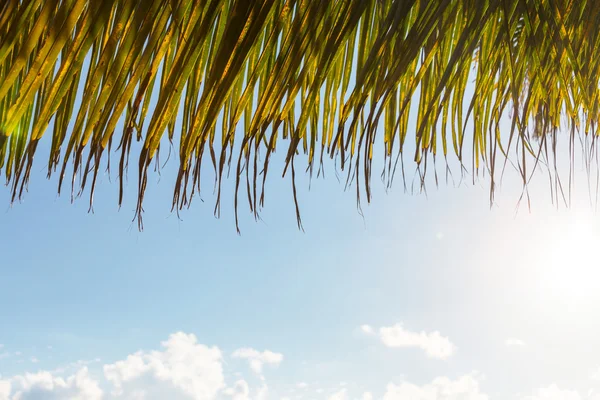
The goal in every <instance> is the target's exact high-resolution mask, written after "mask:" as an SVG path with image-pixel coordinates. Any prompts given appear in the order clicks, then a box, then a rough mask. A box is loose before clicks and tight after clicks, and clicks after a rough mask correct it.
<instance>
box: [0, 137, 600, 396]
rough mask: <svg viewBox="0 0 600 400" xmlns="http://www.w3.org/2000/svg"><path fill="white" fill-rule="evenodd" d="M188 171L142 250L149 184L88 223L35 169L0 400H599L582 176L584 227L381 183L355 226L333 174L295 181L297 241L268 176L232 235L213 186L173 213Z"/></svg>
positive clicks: (599, 330) (104, 206)
mask: <svg viewBox="0 0 600 400" xmlns="http://www.w3.org/2000/svg"><path fill="white" fill-rule="evenodd" d="M44 143H46V144H45V145H46V146H47V145H48V144H47V142H44ZM43 150H44V149H43V148H42V149H41V151H40V154H42V153H43ZM280 153H281V152H280ZM279 157H282V155H281V154H279ZM274 162H275V163H276V162H277V160H276V159H275V161H274ZM273 165H277V164H273ZM280 165H281V164H280ZM175 168H176V163H175V162H170V163H168V164H167V166H166V167H165V169H164V170H163V171H162V177H161V178H160V179H159V177H158V176H157V175H151V179H150V183H149V187H148V192H147V194H146V202H145V214H144V216H145V219H144V223H145V230H144V231H143V232H142V233H140V232H138V230H137V226H136V224H135V223H133V224H132V222H131V220H132V218H133V216H134V207H135V193H136V192H135V190H136V179H137V178H136V176H135V175H132V176H131V177H130V179H131V180H130V183H129V185H128V189H127V193H126V200H125V204H124V206H123V207H122V209H121V210H118V208H117V185H116V182H114V181H113V183H112V184H111V183H110V182H109V180H108V177H107V176H106V175H104V176H102V177H101V178H100V181H99V184H98V188H97V193H96V197H95V212H94V213H93V214H92V213H88V212H87V209H88V204H87V199H86V198H82V199H79V200H76V201H75V203H74V204H71V203H70V201H69V197H68V195H63V196H62V197H57V195H56V179H54V178H53V179H52V180H50V181H48V180H46V179H45V172H44V166H43V162H40V160H38V164H36V166H35V167H34V171H33V173H32V181H31V183H30V190H29V193H27V195H26V197H25V198H24V200H23V201H21V202H20V203H17V204H14V205H13V206H12V207H11V206H10V205H9V203H10V201H9V200H10V199H9V189H8V188H6V187H5V188H3V189H1V190H0V204H3V206H2V207H3V210H2V214H1V216H0V227H1V228H0V243H1V244H0V249H1V263H0V344H1V347H0V374H1V376H0V399H2V400H4V399H10V400H12V399H21V400H23V399H25V400H27V399H29V400H31V399H57V400H58V399H61V400H62V399H82V400H88V399H94V400H97V399H142V398H146V399H163V398H172V399H213V398H216V399H228V398H233V399H236V400H242V399H247V398H253V399H266V398H271V399H283V398H290V399H332V400H344V399H365V400H369V399H379V398H384V399H387V400H393V399H418V400H421V399H422V400H441V399H444V400H460V399H464V400H467V399H468V400H484V399H498V400H504V399H506V400H508V399H527V400H537V399H567V400H570V399H574V400H576V399H597V398H600V369H599V367H600V318H598V316H599V315H600V295H599V294H598V292H599V291H598V290H597V289H598V287H599V284H600V283H599V280H598V277H599V275H598V273H597V271H596V270H597V257H596V256H595V254H596V250H595V249H597V248H598V247H597V245H598V226H599V225H598V222H599V220H598V215H597V214H595V213H594V211H593V207H591V206H590V205H589V200H588V197H587V185H586V184H585V181H584V174H583V173H578V175H577V179H580V180H579V181H578V182H579V184H578V185H576V188H577V190H576V195H575V200H574V207H572V208H571V209H570V210H566V209H565V208H564V207H560V208H559V209H558V210H557V209H556V207H555V206H553V205H552V204H551V201H550V196H549V191H548V182H547V180H545V178H543V177H542V178H540V179H537V180H535V181H534V184H533V186H532V189H531V193H532V196H533V201H532V204H533V206H532V210H531V211H528V210H527V208H526V207H525V206H521V207H520V208H519V210H518V211H517V210H516V207H515V206H516V205H517V201H518V198H519V195H520V185H519V183H518V181H517V179H516V178H515V179H512V178H510V174H509V178H508V179H507V180H506V182H505V183H504V185H503V186H502V189H501V191H500V192H499V195H498V197H497V202H496V204H495V205H494V206H493V207H491V208H490V206H489V193H488V186H487V181H485V180H482V181H480V182H478V183H476V184H475V185H473V184H472V183H470V182H469V179H467V180H466V181H465V182H463V183H462V184H461V185H460V187H455V185H453V184H452V182H450V183H449V184H448V185H446V184H442V185H441V186H440V187H439V188H438V189H436V188H435V186H433V185H430V187H429V190H428V194H427V195H424V194H415V195H411V194H405V193H404V192H403V187H402V184H401V181H400V180H398V181H397V182H396V184H395V185H394V186H393V188H392V190H390V191H388V192H387V193H386V191H385V190H384V185H383V184H382V183H381V182H380V181H378V180H377V179H375V180H374V194H373V201H372V203H371V204H370V205H367V204H364V205H363V213H364V218H363V217H362V216H361V215H360V214H359V213H358V212H357V208H356V198H355V194H354V191H353V190H349V191H346V192H344V190H343V185H342V184H341V183H338V181H337V180H336V179H335V177H334V175H333V174H332V171H333V166H331V165H329V170H328V172H329V175H328V176H327V178H326V179H325V180H323V179H319V180H313V182H312V185H311V188H310V191H309V190H308V179H307V178H306V177H305V176H302V175H301V177H300V179H299V182H298V184H299V188H300V190H299V195H300V203H301V211H302V216H303V224H304V228H305V232H302V231H299V230H298V228H297V226H296V221H295V211H294V206H293V201H292V192H291V184H290V181H289V178H285V179H281V178H280V177H278V174H277V173H273V175H272V176H271V179H270V181H269V184H268V186H267V201H266V206H265V209H264V210H263V212H262V214H261V215H262V221H259V222H255V221H254V219H253V218H252V216H251V215H250V213H249V212H248V211H247V209H246V208H245V204H244V203H241V204H242V207H241V209H240V211H241V212H240V215H241V231H242V233H241V235H238V234H237V233H236V229H235V222H234V219H233V205H232V197H231V196H229V197H227V202H225V203H224V205H223V210H222V216H221V218H220V219H216V218H215V217H214V216H213V213H212V211H213V206H214V196H213V194H212V188H211V185H210V184H208V185H207V186H206V188H205V189H204V192H203V198H204V202H200V201H198V199H196V200H195V202H194V203H193V205H192V208H191V209H190V210H185V211H184V212H182V214H181V219H178V218H177V215H175V214H174V213H171V212H170V201H171V196H172V182H173V178H174V176H175V173H176V169H175ZM210 168H211V167H210V166H208V165H207V168H206V169H207V170H210ZM513 178H514V177H513ZM113 179H114V177H113ZM161 179H162V180H161ZM232 186H233V181H231V180H230V181H229V182H228V186H227V187H228V188H229V189H227V190H229V191H230V190H231V187H232ZM229 194H231V193H229Z"/></svg>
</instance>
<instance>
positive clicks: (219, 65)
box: [0, 0, 600, 227]
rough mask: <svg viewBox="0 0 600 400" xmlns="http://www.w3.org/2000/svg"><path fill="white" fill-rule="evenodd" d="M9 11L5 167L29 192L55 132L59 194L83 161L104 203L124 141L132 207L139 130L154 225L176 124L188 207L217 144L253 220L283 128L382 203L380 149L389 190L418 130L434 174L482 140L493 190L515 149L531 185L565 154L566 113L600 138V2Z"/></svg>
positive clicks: (116, 3)
mask: <svg viewBox="0 0 600 400" xmlns="http://www.w3.org/2000/svg"><path fill="white" fill-rule="evenodd" d="M0 11H1V13H0V171H3V173H4V174H5V176H6V179H7V182H8V184H9V185H10V187H11V190H12V199H13V200H15V199H16V198H17V197H19V196H21V195H22V194H23V190H24V188H26V186H27V182H28V180H29V177H30V173H31V166H32V162H33V158H34V155H35V153H36V148H37V146H38V143H39V141H40V139H41V138H42V137H43V136H44V135H51V136H52V142H51V146H50V154H49V158H48V176H49V177H50V176H51V175H52V174H53V173H55V172H56V171H57V170H58V171H59V172H58V173H59V179H58V190H59V192H60V190H61V188H62V185H63V181H64V178H65V176H66V175H67V166H68V165H69V164H70V163H72V165H73V170H72V173H71V174H70V175H71V186H72V188H71V191H72V193H73V192H74V190H75V189H76V188H75V182H76V179H75V177H77V176H80V177H81V180H80V183H79V184H78V186H79V188H78V189H79V193H81V192H83V190H84V189H85V188H86V185H88V181H91V183H89V186H90V202H91V201H92V198H93V194H94V185H95V182H96V179H97V176H98V172H99V170H100V167H101V163H103V162H104V161H103V160H104V157H103V155H105V153H110V152H111V151H113V150H112V149H111V146H112V144H113V142H114V143H117V141H118V149H117V150H116V151H117V152H119V153H120V159H119V164H118V169H119V178H120V196H119V205H120V203H121V201H122V198H123V195H122V194H123V185H124V184H123V179H124V175H125V172H126V170H127V168H128V160H129V153H130V151H131V148H132V147H131V146H132V141H133V140H134V133H135V140H137V141H140V142H141V143H142V145H141V151H140V153H139V158H138V160H139V168H138V173H139V186H138V205H137V210H138V211H137V215H138V218H139V222H140V227H141V211H142V202H143V199H144V192H145V188H146V184H147V179H148V168H149V166H150V163H151V162H152V160H153V159H155V157H156V155H157V152H158V150H159V147H160V145H161V143H162V142H164V140H163V139H164V138H165V133H167V134H166V136H167V137H168V139H169V140H174V139H176V141H177V143H178V145H179V172H178V174H177V178H176V182H175V190H174V196H173V208H175V209H180V208H182V207H184V206H185V205H188V204H189V202H190V200H191V197H193V196H194V193H195V191H196V190H199V187H200V182H199V180H200V171H201V166H202V162H203V160H204V159H203V155H204V153H205V152H208V153H209V156H210V159H211V162H212V165H213V168H214V170H215V174H216V180H217V206H216V209H215V211H216V212H217V213H218V212H219V211H218V210H219V204H220V201H221V185H222V182H223V174H224V171H225V170H226V169H228V168H229V167H230V166H231V163H232V162H233V167H234V171H235V178H236V183H235V188H236V189H235V204H236V216H237V201H238V200H237V199H238V192H239V190H240V186H241V182H242V181H243V180H246V185H245V186H246V190H247V192H248V193H247V197H248V202H249V206H250V209H251V210H252V212H254V213H255V214H256V215H258V211H259V209H260V208H261V207H262V205H263V203H264V187H265V185H264V182H265V180H266V178H267V172H268V171H269V168H268V167H269V163H270V160H271V155H272V153H273V152H274V151H275V149H276V147H277V144H278V143H280V145H281V143H282V142H281V141H278V138H282V139H286V141H285V142H283V143H284V144H283V145H284V146H287V149H285V152H286V154H287V155H286V158H285V163H284V165H282V172H283V174H284V175H285V174H286V173H289V174H290V175H292V179H294V177H295V163H296V162H297V161H296V157H298V155H299V154H301V153H304V154H306V158H305V159H306V162H307V163H308V170H309V171H310V173H311V174H312V173H313V167H314V166H316V165H318V166H319V169H320V168H321V167H322V163H323V159H324V157H330V158H334V159H336V160H337V161H339V166H340V168H341V169H342V170H345V171H347V174H348V179H349V181H352V182H354V184H355V185H356V188H357V196H359V198H360V196H361V194H363V193H364V196H365V198H366V199H367V200H369V199H370V196H371V192H370V186H371V171H372V161H373V153H374V146H375V145H376V144H379V143H382V145H383V146H384V152H383V154H384V157H385V159H384V163H385V164H384V165H385V170H384V177H385V179H386V180H387V183H388V184H391V182H392V180H393V177H394V171H395V170H396V161H397V157H399V156H401V155H402V154H403V151H404V150H405V149H406V143H407V140H409V141H414V148H415V149H416V150H415V153H414V162H415V163H416V164H417V166H418V167H419V169H420V171H421V173H422V177H424V175H425V174H426V172H427V168H426V165H427V160H428V159H433V160H434V161H435V157H436V156H439V155H440V153H441V156H443V157H444V158H445V159H448V157H455V158H456V159H458V161H459V162H460V163H461V165H462V163H463V162H464V160H465V155H464V154H463V152H464V149H465V146H467V147H466V148H467V149H471V153H472V154H471V155H472V157H471V160H472V162H473V165H472V170H473V172H476V171H477V170H479V169H480V168H485V170H486V171H488V172H489V174H490V176H491V178H490V179H491V194H492V199H493V192H494V187H495V186H494V185H495V184H494V182H495V181H496V180H497V179H499V177H500V176H501V170H502V168H503V164H504V165H506V162H507V160H510V156H509V154H510V153H511V151H515V152H516V153H515V154H516V155H515V160H514V161H515V162H516V163H517V165H518V168H519V170H520V173H521V175H522V177H523V182H524V185H526V184H527V181H528V179H529V177H530V174H531V170H532V167H531V166H529V169H528V166H527V157H529V156H532V157H533V160H534V166H533V168H535V166H536V165H537V163H538V162H539V161H540V160H541V158H542V156H544V157H545V158H546V159H548V158H549V154H548V153H550V155H551V154H552V153H553V152H556V147H555V146H552V145H550V146H549V145H548V141H547V140H552V139H551V138H553V137H555V136H553V135H554V133H555V132H556V131H557V130H558V129H559V128H560V127H561V119H563V120H565V119H566V121H567V126H568V128H569V131H570V132H572V134H574V132H575V131H578V132H582V133H583V134H585V135H588V134H589V135H590V136H591V137H595V135H596V126H597V122H598V116H599V109H598V107H599V104H598V103H599V99H598V96H599V91H598V80H599V77H600V36H599V33H600V7H598V6H597V4H596V3H595V2H593V1H585V0H544V1H539V0H439V1H429V0H333V1H332V0H179V1H174V0H147V1H130V0H103V1H97V0H6V1H5V2H3V5H2V6H0ZM471 79H472V80H473V83H472V84H470V83H469V81H470V80H471ZM411 110H413V111H411ZM411 112H412V113H413V114H414V115H416V123H415V125H414V126H415V128H414V129H410V126H411V125H410V124H409V115H411ZM507 117H509V118H510V121H511V125H510V130H508V131H506V132H501V128H500V126H501V123H500V122H501V120H502V119H503V118H507ZM380 122H381V124H380ZM563 125H564V124H563ZM468 127H470V128H468ZM118 128H119V129H118ZM176 128H180V131H179V132H177V133H176V132H175V129H176ZM117 129H118V132H117ZM409 129H410V130H409ZM467 129H472V135H466V134H465V132H466V131H467ZM378 133H379V135H380V136H381V135H383V138H382V140H381V141H377V140H376V137H377V134H378ZM466 137H468V138H472V143H470V144H467V143H465V138H466ZM532 139H537V140H538V143H539V144H540V145H539V150H536V148H535V146H533V145H532ZM440 142H441V147H440ZM592 143H594V142H593V141H592ZM542 151H543V154H542ZM261 153H262V154H263V156H262V157H259V155H260V154H261ZM498 156H500V157H498ZM303 159H304V158H303ZM395 160H396V161H395ZM421 167H422V169H421ZM499 167H501V168H499ZM288 171H290V172H288ZM90 174H91V175H90ZM261 174H262V176H260V175H261ZM295 193H296V189H295V186H294V199H296V196H295ZM296 208H297V210H298V204H297V201H296ZM298 223H299V224H300V216H299V213H298Z"/></svg>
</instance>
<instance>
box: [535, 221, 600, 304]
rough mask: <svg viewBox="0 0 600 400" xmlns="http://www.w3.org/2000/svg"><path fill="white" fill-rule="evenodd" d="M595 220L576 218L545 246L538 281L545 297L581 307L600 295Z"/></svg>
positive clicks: (598, 243) (599, 242) (597, 241)
mask: <svg viewBox="0 0 600 400" xmlns="http://www.w3.org/2000/svg"><path fill="white" fill-rule="evenodd" d="M596 220H597V219H596V218H594V216H593V215H591V216H589V217H587V218H584V217H582V216H576V217H574V218H572V219H570V221H571V222H569V223H568V224H567V225H566V226H564V227H563V228H564V229H561V230H560V231H558V232H554V233H553V234H552V236H551V238H550V240H548V241H547V242H546V243H544V244H543V247H542V253H543V255H542V256H541V257H540V261H541V265H539V267H540V269H539V277H538V278H539V283H540V289H542V290H543V291H544V292H545V295H546V296H552V297H553V298H554V299H555V300H557V301H558V302H560V303H563V304H564V305H567V306H579V305H581V304H582V303H583V302H585V301H588V300H590V299H591V298H592V297H597V296H598V295H600V293H599V292H600V291H599V290H598V289H599V288H600V265H598V262H597V257H596V252H597V251H598V248H599V245H600V235H599V232H598V226H597V225H598V224H597V222H596Z"/></svg>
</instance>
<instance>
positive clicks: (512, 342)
mask: <svg viewBox="0 0 600 400" xmlns="http://www.w3.org/2000/svg"><path fill="white" fill-rule="evenodd" d="M504 344H505V345H506V347H525V342H524V341H522V340H521V339H517V338H508V339H506V340H505V341H504Z"/></svg>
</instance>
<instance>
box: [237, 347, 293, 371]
mask: <svg viewBox="0 0 600 400" xmlns="http://www.w3.org/2000/svg"><path fill="white" fill-rule="evenodd" d="M231 356H232V357H233V358H240V359H245V360H248V363H249V364H250V368H251V369H252V371H254V372H255V373H256V374H259V375H260V374H261V373H262V368H263V365H265V364H270V365H273V366H277V365H279V364H281V362H282V361H283V354H281V353H275V352H272V351H271V350H265V351H263V352H260V351H258V350H255V349H253V348H250V347H244V348H241V349H237V350H236V351H234V352H233V354H232V355H231Z"/></svg>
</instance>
